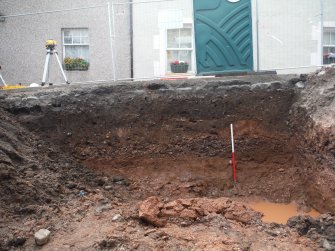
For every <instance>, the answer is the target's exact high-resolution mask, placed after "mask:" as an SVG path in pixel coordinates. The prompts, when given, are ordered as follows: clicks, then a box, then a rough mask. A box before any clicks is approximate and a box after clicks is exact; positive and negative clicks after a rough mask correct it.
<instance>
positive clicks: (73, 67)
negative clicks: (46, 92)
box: [64, 57, 90, 71]
mask: <svg viewBox="0 0 335 251" xmlns="http://www.w3.org/2000/svg"><path fill="white" fill-rule="evenodd" d="M64 65H65V70H67V71H87V70H88V68H89V66H90V64H89V63H88V62H87V61H86V60H84V59H82V58H70V57H66V58H65V59H64Z"/></svg>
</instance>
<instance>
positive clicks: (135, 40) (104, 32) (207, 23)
mask: <svg viewBox="0 0 335 251" xmlns="http://www.w3.org/2000/svg"><path fill="white" fill-rule="evenodd" d="M108 3H109V5H108ZM41 12H42V13H41ZM43 12H47V13H43ZM334 13H335V1H333V0H318V1H316V0H307V1H306V0H295V1H291V0H283V1H277V0H208V1H203V0H165V1H164V0H159V1H138V0H136V1H135V0H133V1H132V0H118V1H116V0H109V1H108V0H94V1H89V0H81V1H79V0H73V1H65V0H60V1H50V0H45V1H41V0H32V1H29V4H26V3H22V1H19V0H0V15H2V16H10V17H7V18H0V34H1V39H0V64H1V65H2V66H3V70H2V74H3V76H4V78H5V79H6V81H7V82H8V83H23V84H29V83H32V82H36V83H40V82H41V80H42V74H43V67H44V61H45V57H46V49H45V47H44V43H45V41H46V40H47V39H55V40H56V41H57V42H58V47H57V49H58V51H59V55H60V58H61V61H62V64H63V66H64V68H65V70H66V74H67V76H68V78H69V80H70V82H81V81H99V80H120V79H129V78H136V79H141V78H156V77H163V78H164V77H174V76H185V75H186V76H193V75H213V74H220V73H232V72H245V71H247V72H249V71H267V70H277V71H278V72H279V73H303V72H310V71H313V70H315V69H316V68H317V67H319V66H320V65H322V64H328V63H332V62H334V58H332V57H329V55H331V54H332V53H335V15H334ZM16 14H24V15H22V16H20V15H16ZM176 61H178V63H180V62H182V63H184V64H187V67H185V65H182V66H178V67H177V66H175V64H176ZM171 63H173V64H172V65H171ZM50 79H51V81H53V82H55V83H57V82H62V81H63V80H62V76H61V74H60V71H59V69H58V66H57V65H56V61H55V60H53V61H52V65H51V70H50Z"/></svg>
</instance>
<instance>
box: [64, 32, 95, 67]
mask: <svg viewBox="0 0 335 251" xmlns="http://www.w3.org/2000/svg"><path fill="white" fill-rule="evenodd" d="M66 30H87V38H88V43H80V44H78V43H71V44H69V43H65V31H66ZM80 38H82V36H80ZM89 38H90V37H89V29H88V28H62V42H63V61H64V59H65V58H66V55H65V47H66V46H87V47H88V51H89V50H90V42H89ZM85 60H86V61H87V62H90V57H88V58H87V59H85Z"/></svg>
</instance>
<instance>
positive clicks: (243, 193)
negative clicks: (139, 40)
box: [2, 76, 335, 213]
mask: <svg viewBox="0 0 335 251" xmlns="http://www.w3.org/2000/svg"><path fill="white" fill-rule="evenodd" d="M301 80H303V81H305V80H306V79H297V78H294V79H289V78H287V77H286V78H285V79H284V78H279V77H276V76H258V77H257V76H255V77H252V76H251V77H250V76H248V77H245V78H236V79H233V80H230V79H225V80H220V79H219V80H189V81H183V82H181V81H179V82H178V81H176V82H145V83H121V84H119V85H115V86H112V85H100V86H94V85H93V86H84V87H80V88H79V87H76V86H71V87H69V88H68V89H65V88H54V89H49V90H47V91H45V90H39V91H33V92H32V91H22V92H17V93H15V94H12V95H11V97H10V98H9V97H7V96H4V94H3V97H2V106H4V107H5V109H6V110H7V111H9V112H10V113H11V114H14V115H15V117H16V118H17V119H18V121H19V122H20V123H21V124H22V125H23V126H24V127H25V128H28V129H29V131H32V132H33V133H35V134H37V135H39V136H40V138H41V139H43V141H44V142H51V143H52V144H53V145H54V146H55V148H56V149H57V150H55V151H54V152H52V153H49V157H50V158H51V159H57V158H58V153H59V152H61V153H62V154H65V155H69V156H74V157H75V159H76V160H77V161H78V162H79V163H81V165H82V168H83V169H88V170H90V171H92V172H93V173H97V174H99V175H101V176H106V177H115V180H116V182H120V183H122V182H124V183H125V184H126V185H129V184H131V190H132V191H131V192H130V193H128V195H127V196H129V198H130V199H137V200H143V199H146V198H147V197H149V196H159V197H161V198H163V199H166V200H172V199H177V198H192V197H213V198H217V197H223V196H228V197H230V196H233V197H235V198H239V199H241V200H242V201H248V200H253V199H255V198H261V199H266V200H269V201H271V202H276V203H289V202H292V201H295V202H297V203H298V204H299V206H300V207H301V209H302V210H307V211H308V209H310V208H315V209H317V210H318V211H320V212H321V213H323V212H328V211H330V212H333V213H334V208H335V199H334V196H333V195H334V180H335V179H334V170H333V169H332V168H331V163H332V161H333V159H334V156H331V155H330V156H329V157H328V154H329V153H330V154H331V151H327V150H326V149H325V148H327V147H328V148H331V147H334V146H333V145H332V144H333V143H332V141H331V138H328V136H329V134H327V132H323V131H322V128H321V129H319V130H318V129H317V126H316V125H315V124H313V121H311V119H310V118H309V117H308V116H307V115H308V110H306V109H304V108H303V106H300V105H297V104H296V103H297V102H298V101H299V95H301V89H299V88H297V87H296V83H297V82H299V81H300V83H304V82H301ZM230 123H233V124H234V129H235V144H236V158H237V179H238V184H237V187H236V189H234V187H233V182H232V168H231V165H230V163H229V161H230V157H231V145H230V134H229V133H230V132H229V125H230ZM327 135H328V136H327ZM329 137H331V136H329ZM332 137H333V136H332ZM331 149H332V151H333V150H334V149H333V148H331ZM118 178H119V180H118ZM98 183H99V182H98ZM100 185H101V187H102V188H103V189H107V190H108V188H109V187H108V186H106V185H105V184H104V182H103V181H101V184H100Z"/></svg>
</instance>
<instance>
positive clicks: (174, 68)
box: [170, 60, 188, 73]
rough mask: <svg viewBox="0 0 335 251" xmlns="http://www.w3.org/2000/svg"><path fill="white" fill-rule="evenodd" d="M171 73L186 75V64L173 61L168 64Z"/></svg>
mask: <svg viewBox="0 0 335 251" xmlns="http://www.w3.org/2000/svg"><path fill="white" fill-rule="evenodd" d="M170 66H171V72H173V73H186V72H187V71H188V63H187V62H184V61H178V60H177V61H174V62H171V63H170Z"/></svg>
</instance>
